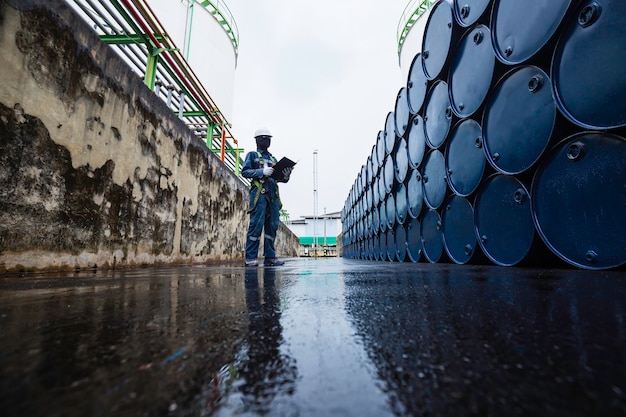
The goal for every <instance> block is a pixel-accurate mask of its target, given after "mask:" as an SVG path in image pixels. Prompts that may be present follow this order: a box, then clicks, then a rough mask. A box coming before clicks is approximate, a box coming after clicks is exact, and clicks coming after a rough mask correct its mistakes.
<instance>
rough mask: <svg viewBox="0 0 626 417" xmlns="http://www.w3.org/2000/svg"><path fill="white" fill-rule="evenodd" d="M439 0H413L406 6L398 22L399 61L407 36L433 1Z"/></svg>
mask: <svg viewBox="0 0 626 417" xmlns="http://www.w3.org/2000/svg"><path fill="white" fill-rule="evenodd" d="M436 2H437V0H411V1H409V3H408V4H407V5H406V7H405V8H404V11H403V12H402V16H400V21H399V22H398V31H397V33H396V36H397V39H398V62H399V60H400V54H401V53H402V46H403V45H404V41H405V40H406V37H407V36H409V32H410V31H411V28H412V27H413V25H414V24H415V22H417V20H418V19H419V18H420V16H422V15H423V14H424V13H426V12H427V11H428V10H429V9H430V7H431V6H432V5H433V3H436Z"/></svg>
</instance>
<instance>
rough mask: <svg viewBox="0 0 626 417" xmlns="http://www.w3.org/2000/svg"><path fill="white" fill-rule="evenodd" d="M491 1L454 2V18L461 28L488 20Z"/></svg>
mask: <svg viewBox="0 0 626 417" xmlns="http://www.w3.org/2000/svg"><path fill="white" fill-rule="evenodd" d="M491 3H492V0H454V17H455V18H456V21H457V23H458V24H459V25H460V26H462V27H469V26H472V25H473V24H474V23H476V22H478V21H482V20H488V19H489V8H490V6H491Z"/></svg>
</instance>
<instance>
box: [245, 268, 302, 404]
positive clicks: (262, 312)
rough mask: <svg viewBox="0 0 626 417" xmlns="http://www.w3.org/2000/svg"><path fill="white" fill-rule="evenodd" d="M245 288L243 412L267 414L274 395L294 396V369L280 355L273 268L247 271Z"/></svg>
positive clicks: (282, 354)
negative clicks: (247, 320)
mask: <svg viewBox="0 0 626 417" xmlns="http://www.w3.org/2000/svg"><path fill="white" fill-rule="evenodd" d="M260 278H261V279H262V280H263V285H262V288H261V286H260ZM245 288H246V304H247V306H248V314H249V318H250V328H249V333H248V346H247V348H248V350H247V361H245V363H244V364H243V367H242V369H241V377H242V379H243V384H242V386H241V392H242V394H243V397H244V398H243V400H244V404H245V407H246V411H250V412H260V413H264V412H268V411H269V410H270V406H271V403H272V401H273V399H274V398H275V397H276V396H277V395H290V394H292V393H293V391H294V389H295V381H296V373H297V369H296V366H295V361H294V360H293V358H291V357H289V356H287V355H286V354H285V353H284V352H281V344H282V342H283V338H282V326H281V324H280V314H281V311H280V305H279V297H278V291H277V289H276V286H275V268H271V267H270V268H246V273H245Z"/></svg>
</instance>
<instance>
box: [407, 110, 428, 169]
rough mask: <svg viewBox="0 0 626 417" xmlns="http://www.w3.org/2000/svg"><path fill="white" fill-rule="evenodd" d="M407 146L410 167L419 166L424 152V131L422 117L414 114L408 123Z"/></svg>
mask: <svg viewBox="0 0 626 417" xmlns="http://www.w3.org/2000/svg"><path fill="white" fill-rule="evenodd" d="M407 148H408V155H409V166H410V167H411V168H419V167H420V165H421V163H422V159H424V153H425V152H426V132H425V131H424V119H422V116H420V115H419V114H416V115H415V116H414V117H413V119H411V122H410V123H409V132H408V134H407Z"/></svg>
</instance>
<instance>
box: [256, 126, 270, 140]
mask: <svg viewBox="0 0 626 417" xmlns="http://www.w3.org/2000/svg"><path fill="white" fill-rule="evenodd" d="M259 136H270V137H271V136H272V133H271V132H270V130H269V129H268V128H266V127H260V128H258V129H257V130H256V131H255V132H254V137H255V138H258V137H259Z"/></svg>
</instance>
